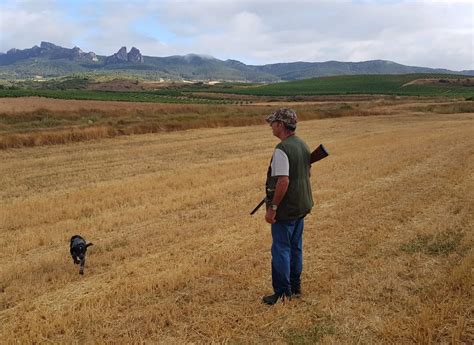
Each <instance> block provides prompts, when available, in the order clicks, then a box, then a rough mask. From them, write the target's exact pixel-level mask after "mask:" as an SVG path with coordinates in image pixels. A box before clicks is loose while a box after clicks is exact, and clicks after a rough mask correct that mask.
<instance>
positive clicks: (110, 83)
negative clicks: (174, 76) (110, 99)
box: [86, 79, 173, 91]
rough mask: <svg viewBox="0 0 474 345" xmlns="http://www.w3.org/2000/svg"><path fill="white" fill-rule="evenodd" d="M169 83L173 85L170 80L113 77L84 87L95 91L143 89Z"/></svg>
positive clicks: (159, 86) (165, 85) (167, 85)
mask: <svg viewBox="0 0 474 345" xmlns="http://www.w3.org/2000/svg"><path fill="white" fill-rule="evenodd" d="M171 85H173V83H170V82H159V81H157V82H151V81H140V80H133V79H130V80H127V79H114V80H107V81H101V82H95V83H90V84H89V85H88V86H87V88H86V89H88V90H95V91H143V90H158V89H163V88H166V87H169V86H171Z"/></svg>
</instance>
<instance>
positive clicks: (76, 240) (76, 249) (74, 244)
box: [71, 235, 92, 274]
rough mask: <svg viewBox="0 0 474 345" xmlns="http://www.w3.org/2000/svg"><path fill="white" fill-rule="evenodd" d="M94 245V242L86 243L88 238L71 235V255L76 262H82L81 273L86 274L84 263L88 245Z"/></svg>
mask: <svg viewBox="0 0 474 345" xmlns="http://www.w3.org/2000/svg"><path fill="white" fill-rule="evenodd" d="M89 246H92V243H86V240H85V239H83V238H82V237H81V236H79V235H74V236H72V237H71V256H72V259H73V260H74V263H75V264H76V265H77V264H81V267H80V269H79V274H84V264H85V263H86V252H87V247H89Z"/></svg>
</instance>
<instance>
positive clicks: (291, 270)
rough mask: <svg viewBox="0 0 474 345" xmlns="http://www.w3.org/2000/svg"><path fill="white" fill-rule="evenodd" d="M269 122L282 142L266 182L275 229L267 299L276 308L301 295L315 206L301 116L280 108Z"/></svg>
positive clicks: (268, 217)
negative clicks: (306, 235)
mask: <svg viewBox="0 0 474 345" xmlns="http://www.w3.org/2000/svg"><path fill="white" fill-rule="evenodd" d="M266 121H267V122H268V123H269V124H270V126H271V127H272V131H273V135H274V136H276V137H277V138H279V139H280V140H281V141H280V143H279V144H278V145H277V146H276V147H275V151H274V152H273V156H272V160H271V162H270V166H269V168H268V173H267V181H266V192H267V197H266V206H267V212H266V214H265V220H266V221H267V223H270V224H271V230H272V285H273V290H274V294H273V295H269V296H265V297H263V302H264V303H266V304H269V305H273V304H275V303H276V302H278V300H279V299H285V298H291V296H292V295H293V296H295V297H298V296H299V295H300V294H301V279H300V276H301V271H302V268H303V242H302V240H303V238H302V236H303V227H304V217H305V216H306V215H307V214H308V213H309V212H310V211H311V208H312V207H313V197H312V195H311V184H310V180H309V175H310V167H311V164H310V158H311V152H310V150H309V148H308V146H307V145H306V144H305V142H304V141H303V140H301V139H300V138H298V137H297V136H296V135H295V130H296V123H297V117H296V113H295V112H294V111H293V110H292V109H278V110H277V111H276V112H274V113H273V114H272V115H270V116H268V117H267V119H266Z"/></svg>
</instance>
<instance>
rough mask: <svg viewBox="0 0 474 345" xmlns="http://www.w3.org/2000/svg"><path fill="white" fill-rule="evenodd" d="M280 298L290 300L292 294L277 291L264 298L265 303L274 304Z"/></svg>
mask: <svg viewBox="0 0 474 345" xmlns="http://www.w3.org/2000/svg"><path fill="white" fill-rule="evenodd" d="M279 299H281V300H282V301H284V300H290V299H291V296H290V295H287V294H278V293H275V294H273V295H268V296H265V297H263V298H262V300H263V303H265V304H268V305H274V304H275V303H276V302H278V300H279Z"/></svg>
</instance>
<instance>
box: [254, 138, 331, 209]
mask: <svg viewBox="0 0 474 345" xmlns="http://www.w3.org/2000/svg"><path fill="white" fill-rule="evenodd" d="M327 156H329V152H328V150H327V149H326V147H324V145H323V144H320V145H319V146H318V147H317V148H316V149H315V150H314V151H313V152H311V158H310V164H313V163H316V162H318V161H320V160H321V159H323V158H326V157H327ZM264 203H265V198H263V200H262V201H260V203H259V204H258V205H257V206H256V207H255V208H254V209H253V210H252V212H250V215H253V214H254V213H255V212H257V210H258V209H259V208H260V207H261V206H262V205H263V204H264Z"/></svg>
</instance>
